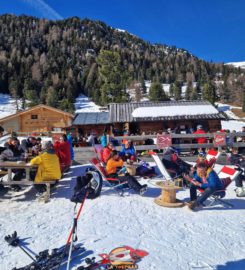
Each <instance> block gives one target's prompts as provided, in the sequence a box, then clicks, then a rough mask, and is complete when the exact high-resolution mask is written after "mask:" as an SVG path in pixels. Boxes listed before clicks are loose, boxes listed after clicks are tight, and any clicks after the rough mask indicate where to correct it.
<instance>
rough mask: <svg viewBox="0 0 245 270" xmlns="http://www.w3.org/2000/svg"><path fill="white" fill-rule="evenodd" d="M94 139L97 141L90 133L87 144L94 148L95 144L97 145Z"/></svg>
mask: <svg viewBox="0 0 245 270" xmlns="http://www.w3.org/2000/svg"><path fill="white" fill-rule="evenodd" d="M94 139H95V137H94V135H93V134H90V133H89V134H88V138H87V140H86V142H87V144H88V145H89V146H94V144H95V140H94Z"/></svg>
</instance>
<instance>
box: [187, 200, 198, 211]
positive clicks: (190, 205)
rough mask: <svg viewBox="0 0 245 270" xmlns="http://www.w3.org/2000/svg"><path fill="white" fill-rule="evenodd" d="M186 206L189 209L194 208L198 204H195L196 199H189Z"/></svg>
mask: <svg viewBox="0 0 245 270" xmlns="http://www.w3.org/2000/svg"><path fill="white" fill-rule="evenodd" d="M187 206H188V208H189V209H190V210H194V209H195V208H196V207H197V206H198V204H197V201H196V200H195V201H190V202H189V203H187Z"/></svg>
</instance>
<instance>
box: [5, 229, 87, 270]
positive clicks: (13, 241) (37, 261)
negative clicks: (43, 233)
mask: <svg viewBox="0 0 245 270" xmlns="http://www.w3.org/2000/svg"><path fill="white" fill-rule="evenodd" d="M4 239H5V241H6V242H8V244H9V245H11V246H13V247H19V248H20V249H21V250H22V251H23V252H25V254H26V255H27V256H28V257H29V258H31V260H32V263H30V264H28V265H26V266H24V267H19V268H17V267H15V268H13V269H12V270H56V269H58V267H60V266H62V265H64V264H67V260H68V255H69V254H68V250H65V248H66V246H63V247H61V248H55V249H52V250H48V249H46V250H44V251H41V252H39V254H38V255H36V256H35V257H32V256H31V254H30V253H29V252H28V251H27V250H26V249H25V248H24V247H23V246H22V245H21V242H20V239H19V237H18V236H17V232H14V233H13V234H12V235H7V236H5V238H4ZM85 251H86V250H85V248H84V247H81V246H80V245H76V246H73V249H72V255H71V258H70V260H71V261H72V260H74V259H76V258H81V257H84V256H86V255H87V254H86V252H85Z"/></svg>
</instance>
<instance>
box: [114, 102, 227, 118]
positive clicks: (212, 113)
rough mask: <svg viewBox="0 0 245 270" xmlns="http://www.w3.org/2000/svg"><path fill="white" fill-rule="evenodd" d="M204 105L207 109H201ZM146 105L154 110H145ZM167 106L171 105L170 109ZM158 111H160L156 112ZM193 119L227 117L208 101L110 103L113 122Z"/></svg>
mask: <svg viewBox="0 0 245 270" xmlns="http://www.w3.org/2000/svg"><path fill="white" fill-rule="evenodd" d="M183 106H184V107H186V108H185V110H183V108H184V107H183ZM197 106H198V108H199V109H198V110H197ZM202 106H203V109H205V110H201V108H202ZM144 107H151V108H152V110H151V109H145V110H144V109H143V108H144ZM159 107H162V108H163V110H162V112H161V110H159V109H158V108H159ZM166 107H169V109H168V108H166ZM138 108H141V109H138ZM193 110H194V111H196V114H194V113H193ZM156 111H158V112H160V113H156ZM154 112H155V113H154ZM168 112H169V114H168ZM175 112H176V113H175ZM191 119H200V120H208V119H218V120H225V119H226V117H225V115H224V114H223V113H220V112H218V110H216V109H215V107H214V106H213V105H212V104H211V103H209V102H208V101H165V102H135V103H111V104H109V120H110V122H111V123H125V122H136V121H152V120H165V121H166V120H191Z"/></svg>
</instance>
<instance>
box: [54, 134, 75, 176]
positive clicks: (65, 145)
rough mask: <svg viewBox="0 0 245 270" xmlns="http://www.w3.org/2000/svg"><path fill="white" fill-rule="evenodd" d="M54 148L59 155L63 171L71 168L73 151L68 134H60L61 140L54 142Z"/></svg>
mask: <svg viewBox="0 0 245 270" xmlns="http://www.w3.org/2000/svg"><path fill="white" fill-rule="evenodd" d="M54 150H55V152H56V154H57V156H58V157H59V161H60V166H61V171H62V172H64V171H67V170H69V168H70V165H71V152H70V144H69V142H68V140H67V136H66V134H63V135H62V136H60V140H59V141H56V142H55V143H54Z"/></svg>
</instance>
